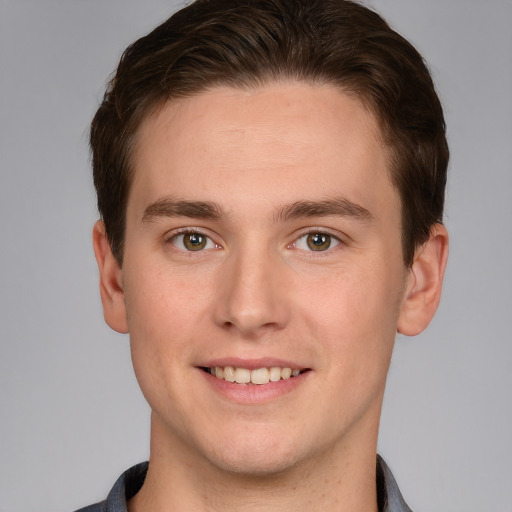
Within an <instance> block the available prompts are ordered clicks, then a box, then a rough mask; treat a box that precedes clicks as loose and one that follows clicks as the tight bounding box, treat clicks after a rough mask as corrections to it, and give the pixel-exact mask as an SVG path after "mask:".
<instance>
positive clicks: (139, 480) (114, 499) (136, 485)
mask: <svg viewBox="0 0 512 512" xmlns="http://www.w3.org/2000/svg"><path fill="white" fill-rule="evenodd" d="M147 472H148V463H147V462H142V463H140V464H137V465H136V466H133V467H131V468H130V469H128V470H127V471H125V472H124V473H123V474H122V475H121V476H120V477H119V478H118V479H117V481H116V483H115V484H114V486H113V487H112V489H111V491H110V492H109V493H108V496H107V498H106V499H105V500H104V501H100V502H99V503H95V504H94V505H89V506H87V507H84V508H81V509H79V510H76V511H75V512H127V507H126V502H127V501H128V500H129V499H130V498H131V497H132V496H135V494H137V492H138V491H139V490H140V488H141V487H142V484H143V483H144V480H145V479H146V474H147Z"/></svg>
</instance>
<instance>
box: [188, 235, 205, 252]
mask: <svg viewBox="0 0 512 512" xmlns="http://www.w3.org/2000/svg"><path fill="white" fill-rule="evenodd" d="M183 242H184V244H185V247H186V248H187V249H188V250H190V251H198V250H200V249H203V248H204V247H205V246H206V239H205V237H204V236H203V235H200V234H198V233H189V234H188V235H185V237H184V239H183Z"/></svg>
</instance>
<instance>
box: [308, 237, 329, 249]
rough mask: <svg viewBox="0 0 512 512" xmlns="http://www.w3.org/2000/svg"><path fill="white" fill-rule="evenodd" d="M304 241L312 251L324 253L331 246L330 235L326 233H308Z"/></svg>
mask: <svg viewBox="0 0 512 512" xmlns="http://www.w3.org/2000/svg"><path fill="white" fill-rule="evenodd" d="M306 241H307V244H308V247H309V248H310V249H311V250H312V251H326V250H327V249H329V247H330V246H331V235H328V234H326V233H310V234H309V235H308V236H307V239H306Z"/></svg>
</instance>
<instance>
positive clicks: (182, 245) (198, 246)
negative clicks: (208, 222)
mask: <svg viewBox="0 0 512 512" xmlns="http://www.w3.org/2000/svg"><path fill="white" fill-rule="evenodd" d="M171 243H172V245H174V246H175V247H176V248H178V249H181V250H185V251H202V250H204V249H216V248H218V245H217V244H215V243H214V242H213V241H212V240H211V239H210V238H209V237H207V236H206V235H203V234H202V233H197V232H195V231H191V232H186V233H180V234H179V235H175V236H173V237H172V239H171Z"/></svg>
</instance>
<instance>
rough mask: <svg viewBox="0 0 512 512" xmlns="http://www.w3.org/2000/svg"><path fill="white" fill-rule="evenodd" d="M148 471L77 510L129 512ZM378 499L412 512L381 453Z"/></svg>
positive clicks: (389, 510)
mask: <svg viewBox="0 0 512 512" xmlns="http://www.w3.org/2000/svg"><path fill="white" fill-rule="evenodd" d="M147 472H148V463H147V462H142V463H141V464H137V465H136V466H133V467H132V468H130V469H129V470H128V471H125V472H124V473H123V474H122V475H121V476H120V477H119V478H118V480H117V482H116V483H115V484H114V487H112V490H111V491H110V493H109V495H108V497H107V499H106V500H105V501H102V502H101V503H97V504H96V505H91V506H89V507H85V508H83V509H80V510H78V511H76V512H127V510H128V509H127V506H126V502H127V501H128V500H129V499H130V498H132V497H133V496H135V494H137V493H138V492H139V490H140V488H141V487H142V484H143V483H144V480H145V479H146V474H147ZM377 501H378V505H379V512H412V510H411V509H410V508H409V507H408V506H407V504H406V503H405V501H404V499H403V497H402V494H401V493H400V490H399V488H398V485H397V483H396V480H395V479H394V477H393V474H392V473H391V470H390V469H389V467H388V465H387V464H386V463H385V462H384V460H383V459H382V457H381V456H380V455H377Z"/></svg>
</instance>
